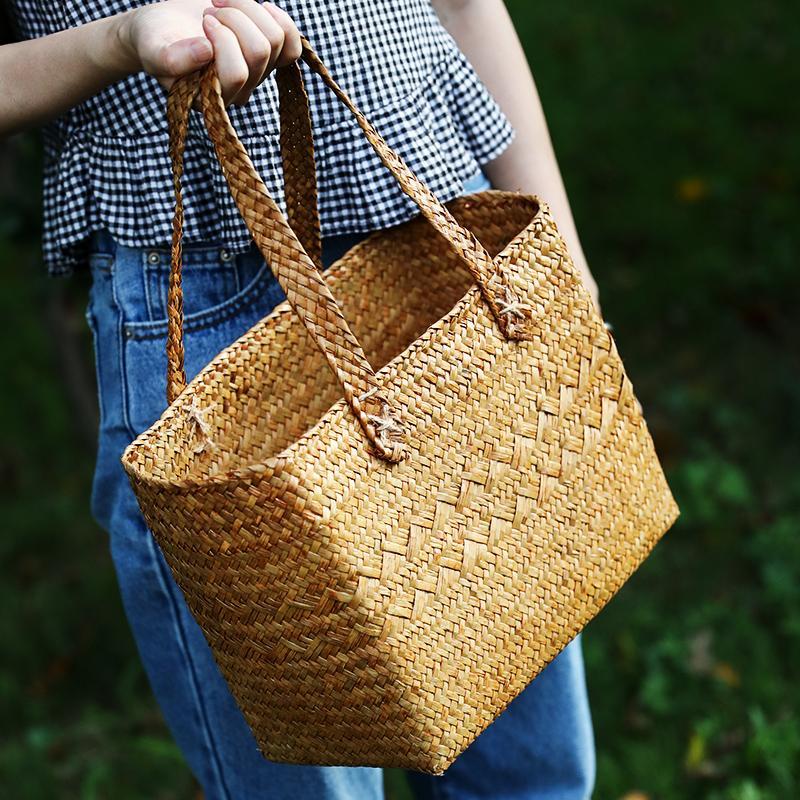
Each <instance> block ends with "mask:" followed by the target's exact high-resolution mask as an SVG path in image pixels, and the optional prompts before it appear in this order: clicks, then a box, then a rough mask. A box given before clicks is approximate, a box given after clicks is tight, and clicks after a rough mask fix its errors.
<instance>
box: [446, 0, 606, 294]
mask: <svg viewBox="0 0 800 800" xmlns="http://www.w3.org/2000/svg"><path fill="white" fill-rule="evenodd" d="M433 4H434V7H435V8H436V11H437V13H438V14H439V17H440V18H441V20H442V23H443V24H444V26H445V27H446V28H447V30H448V31H449V32H450V34H451V35H452V36H453V38H454V39H455V40H456V42H457V43H458V46H459V47H460V48H461V50H462V51H463V52H464V54H465V55H466V56H467V58H468V59H469V61H470V62H471V63H472V65H473V66H474V67H475V70H476V71H477V73H478V75H479V76H480V78H481V80H482V81H483V82H484V83H485V84H486V87H487V88H488V89H489V91H490V92H491V93H492V95H493V96H494V98H495V99H496V100H497V102H498V104H499V106H500V108H501V109H502V110H503V112H504V113H505V114H506V116H507V117H508V119H509V121H510V122H511V125H512V126H513V128H514V130H515V136H514V141H513V142H512V143H511V145H510V146H509V147H508V148H507V149H506V150H505V152H504V153H503V154H502V155H501V156H500V157H499V158H497V159H495V160H494V161H492V162H491V163H489V164H485V165H483V168H484V171H485V172H486V174H487V176H488V177H489V179H490V180H491V182H492V184H493V186H495V187H496V188H497V189H506V190H510V191H521V192H525V193H528V194H536V195H539V196H540V197H541V198H542V199H543V200H546V201H547V203H548V204H549V205H550V208H551V209H552V211H553V216H554V217H555V219H556V221H557V222H558V226H559V230H560V231H561V234H562V235H563V236H564V239H565V240H566V242H567V244H568V246H569V250H570V253H571V255H572V257H573V260H574V261H575V264H576V266H577V267H578V268H579V269H580V270H581V272H582V273H583V277H584V283H585V284H586V286H587V288H588V289H589V290H590V291H591V292H592V294H593V295H594V296H595V299H596V297H597V287H596V285H595V282H594V279H593V278H592V276H591V273H590V272H589V268H588V266H587V264H586V259H585V257H584V255H583V251H582V249H581V244H580V239H579V238H578V233H577V230H576V228H575V222H574V219H573V216H572V211H571V209H570V205H569V200H568V199H567V192H566V190H565V188H564V182H563V180H562V178H561V171H560V170H559V168H558V161H557V160H556V156H555V152H554V150H553V144H552V141H551V139H550V134H549V132H548V129H547V122H546V120H545V116H544V111H543V110H542V104H541V102H540V100H539V93H538V91H537V89H536V84H535V82H534V80H533V76H532V75H531V71H530V68H529V67H528V61H527V59H526V57H525V53H524V51H523V49H522V45H521V44H520V42H519V38H518V37H517V33H516V31H515V30H514V24H513V22H512V21H511V18H510V17H509V15H508V11H507V10H506V7H505V5H504V3H503V2H502V0H433Z"/></svg>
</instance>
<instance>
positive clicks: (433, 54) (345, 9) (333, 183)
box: [11, 0, 513, 273]
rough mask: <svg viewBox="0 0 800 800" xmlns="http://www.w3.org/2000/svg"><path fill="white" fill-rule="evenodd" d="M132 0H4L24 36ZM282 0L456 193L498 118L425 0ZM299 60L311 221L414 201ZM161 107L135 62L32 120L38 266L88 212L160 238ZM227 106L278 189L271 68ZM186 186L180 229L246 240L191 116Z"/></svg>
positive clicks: (383, 127)
mask: <svg viewBox="0 0 800 800" xmlns="http://www.w3.org/2000/svg"><path fill="white" fill-rule="evenodd" d="M141 4H142V3H141V2H137V0H97V1H96V2H86V0H11V6H12V9H13V10H14V11H15V13H16V17H17V20H18V23H19V27H20V30H21V32H22V34H23V35H24V36H26V37H36V36H42V35H44V34H48V33H52V32H54V31H57V30H59V29H62V28H66V27H71V26H76V25H80V24H82V23H85V22H88V21H90V20H92V19H96V18H99V17H103V16H108V15H110V14H114V13H117V12H120V11H125V10H127V9H129V8H132V7H134V6H136V5H141ZM281 6H282V7H283V8H284V9H285V10H286V11H287V12H288V13H289V14H290V15H291V16H292V18H293V19H294V20H295V22H296V23H297V26H298V27H299V28H300V30H301V31H302V32H303V33H304V34H305V35H306V36H307V37H308V38H309V39H310V41H311V42H312V44H313V45H314V47H315V49H316V50H317V52H318V53H319V54H320V56H321V57H322V59H323V60H324V61H325V62H326V64H327V65H328V67H329V69H330V70H331V72H332V73H333V75H334V77H335V78H336V79H337V80H338V81H339V83H340V84H341V85H342V86H343V87H344V88H345V90H346V91H347V92H348V93H349V94H350V95H351V96H352V97H353V99H354V101H355V103H356V105H358V106H360V107H361V109H362V110H363V111H364V112H365V113H366V115H367V116H368V118H369V119H370V120H371V121H372V122H373V123H374V124H375V126H376V127H377V129H378V130H379V131H380V132H381V133H382V134H383V136H384V137H385V138H386V140H387V141H388V142H389V143H390V144H391V145H392V146H393V147H394V148H395V149H396V150H397V151H398V152H399V153H400V154H401V155H402V156H403V157H404V158H405V159H406V160H407V161H408V163H409V165H410V166H411V168H412V169H413V170H414V171H415V172H416V173H417V174H418V175H419V176H420V178H422V180H423V181H425V182H426V183H427V184H428V185H429V186H430V187H431V189H432V190H433V191H434V192H435V193H436V194H437V195H438V196H439V197H440V198H441V199H443V200H448V199H450V198H452V197H455V196H457V195H458V194H459V193H460V192H461V189H462V186H463V183H464V181H465V180H467V179H469V178H471V177H474V176H475V175H476V174H477V172H478V170H479V165H481V164H484V163H486V162H488V161H491V160H492V159H493V158H495V157H496V156H498V155H499V154H500V153H501V152H502V151H503V149H504V148H505V147H506V146H507V145H508V144H509V142H510V141H511V138H512V136H513V132H512V130H511V128H510V126H509V124H508V121H507V120H506V118H505V117H504V116H503V114H502V112H501V111H500V109H499V108H498V107H497V105H496V104H495V103H494V101H493V100H492V98H491V96H490V95H489V93H488V92H487V90H486V88H485V87H484V86H483V85H482V84H481V82H480V80H479V79H478V77H477V75H476V74H475V72H474V71H473V69H472V68H471V66H470V65H469V63H468V62H467V60H466V58H465V57H464V55H463V54H462V53H461V52H460V51H459V49H458V47H457V46H456V44H455V42H454V41H453V39H452V38H451V37H450V35H449V34H448V33H447V31H446V30H445V29H444V28H443V27H442V25H441V23H440V22H439V19H438V17H437V16H436V13H435V11H434V10H433V8H432V6H431V5H430V2H429V0H341V2H334V0H283V2H282V3H281ZM306 76H307V78H308V80H307V84H308V88H309V95H310V99H311V108H312V115H313V117H314V128H315V130H314V140H315V145H316V156H317V166H318V176H319V203H320V217H321V223H322V232H323V235H325V236H327V235H331V234H341V233H356V232H361V231H367V230H373V229H376V228H380V227H385V226H388V225H392V224H395V223H398V222H401V221H403V220H406V219H408V218H410V217H411V216H413V214H414V213H415V211H416V209H415V207H414V206H413V205H412V204H411V201H410V200H409V199H408V198H407V197H406V196H405V195H404V194H402V192H401V191H400V189H399V188H398V187H397V185H396V183H395V182H394V179H393V178H392V177H391V175H390V174H389V172H388V171H387V170H386V169H385V168H384V167H383V165H382V164H381V163H380V161H379V160H378V158H377V156H376V155H375V154H374V153H373V151H372V150H371V149H370V147H369V145H368V144H367V142H366V140H365V139H364V138H363V136H362V134H361V131H360V129H359V128H358V126H357V125H356V123H355V122H354V120H352V118H350V117H349V115H348V113H347V111H346V109H344V107H343V106H341V105H340V104H339V103H338V101H337V100H336V98H335V97H333V95H331V94H330V93H329V92H328V91H327V90H326V89H325V87H324V86H323V85H322V84H321V82H320V81H318V80H317V79H316V77H315V76H309V73H308V72H306ZM164 112H165V93H164V91H163V89H162V88H161V87H160V85H159V84H158V83H157V81H156V80H155V79H153V78H151V77H150V76H148V75H144V74H139V75H134V76H131V77H129V78H127V79H125V80H122V81H120V82H118V83H117V84H115V85H113V86H111V87H110V88H108V89H106V90H105V91H104V92H102V93H101V94H99V95H97V96H96V97H94V98H92V99H91V100H88V101H87V102H85V103H83V104H81V105H80V106H78V107H76V108H75V109H73V110H72V111H71V112H69V113H68V114H66V115H65V116H64V117H62V118H61V119H59V120H58V121H57V122H55V123H53V124H51V125H50V126H49V127H48V128H47V129H46V132H45V143H46V160H45V186H44V235H43V247H44V256H45V261H46V263H47V266H48V268H49V269H50V271H51V272H53V273H64V272H69V271H71V269H72V268H73V267H74V266H75V265H76V264H79V263H80V262H81V260H82V247H83V245H84V244H85V242H86V240H87V237H88V235H89V234H90V233H91V232H92V231H93V230H97V229H100V228H106V229H108V230H109V231H110V232H111V233H112V235H113V236H114V237H115V238H116V239H117V240H118V241H120V242H121V243H123V244H126V245H131V246H142V247H147V246H153V247H157V246H161V245H164V244H165V243H168V242H169V240H170V230H171V214H172V204H173V198H172V183H171V178H170V164H169V159H168V156H167V129H166V120H165V113H164ZM193 116H196V115H193ZM231 118H232V120H233V123H234V126H235V127H236V130H237V131H238V132H239V135H240V136H241V138H242V141H243V142H244V144H245V146H246V147H247V150H248V151H249V153H250V155H251V157H252V159H253V162H254V164H255V166H256V168H257V169H258V170H259V172H260V173H261V175H262V176H263V178H264V181H265V183H266V184H267V186H268V188H269V189H270V191H271V192H272V193H273V196H274V197H275V198H276V200H278V202H279V203H282V201H283V191H282V172H281V167H280V152H279V146H278V130H277V118H278V117H277V91H276V88H275V84H274V81H273V80H272V79H268V80H267V81H265V82H264V84H263V85H262V86H261V87H260V88H259V89H258V90H257V91H256V92H255V93H254V94H253V96H252V98H251V100H250V102H249V103H248V104H247V105H246V106H245V107H241V108H234V109H231ZM184 186H185V193H186V227H185V230H186V235H187V241H208V240H210V239H211V240H214V241H217V242H219V243H220V244H221V245H223V246H225V247H226V248H228V249H229V250H231V251H232V252H238V251H242V250H245V249H247V247H248V246H249V244H250V237H249V234H248V232H247V229H246V228H245V225H244V223H243V221H242V219H241V217H240V216H239V213H238V211H237V210H236V207H235V206H234V204H233V201H232V200H231V197H230V195H229V192H228V190H227V188H226V184H225V181H224V178H223V177H222V174H221V172H220V170H219V168H218V166H217V163H216V160H215V158H214V156H213V151H212V147H211V144H210V142H209V140H208V138H207V136H206V134H205V131H204V129H203V125H202V120H200V119H199V118H196V119H194V120H193V121H192V128H191V129H190V138H189V142H188V145H187V153H186V177H185V180H184Z"/></svg>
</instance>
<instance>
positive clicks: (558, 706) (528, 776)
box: [87, 176, 594, 800]
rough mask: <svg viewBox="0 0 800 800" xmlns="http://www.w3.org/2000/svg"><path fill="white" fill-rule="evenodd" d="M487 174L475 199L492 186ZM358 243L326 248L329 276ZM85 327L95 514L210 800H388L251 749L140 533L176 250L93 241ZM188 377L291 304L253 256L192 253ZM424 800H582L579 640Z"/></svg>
mask: <svg viewBox="0 0 800 800" xmlns="http://www.w3.org/2000/svg"><path fill="white" fill-rule="evenodd" d="M487 186H488V184H486V182H485V178H483V176H478V178H476V180H475V181H473V182H472V184H471V185H470V186H469V187H468V190H472V191H476V190H478V189H482V188H487ZM359 238H361V237H358V236H349V237H335V238H331V239H328V240H326V242H325V256H324V260H325V262H326V264H329V263H331V261H333V260H335V259H336V258H338V257H339V256H340V255H341V254H343V253H344V252H345V251H346V250H347V249H348V248H349V247H350V246H352V245H353V244H355V243H356V241H358V239H359ZM90 265H91V270H92V274H93V283H92V289H91V295H90V302H89V307H88V310H87V319H88V320H89V324H90V326H91V328H92V332H93V334H94V345H95V353H96V363H97V384H98V392H99V398H100V411H101V423H100V440H99V449H98V455H97V467H96V471H95V479H94V487H93V492H92V511H93V513H94V515H95V517H96V519H97V520H98V521H99V523H100V524H101V525H102V526H103V527H104V528H105V529H106V530H107V531H108V533H109V536H110V544H111V556H112V559H113V561H114V566H115V568H116V572H117V576H118V580H119V586H120V591H121V594H122V600H123V603H124V606H125V611H126V613H127V616H128V620H129V622H130V625H131V628H132V630H133V634H134V637H135V639H136V643H137V646H138V648H139V653H140V656H141V659H142V662H143V664H144V667H145V670H146V672H147V675H148V677H149V679H150V683H151V685H152V688H153V691H154V693H155V696H156V698H157V700H158V703H159V705H160V706H161V710H162V711H163V713H164V717H165V718H166V721H167V724H168V725H169V727H170V729H171V731H172V733H173V735H174V737H175V740H176V741H177V743H178V745H179V746H180V748H181V750H182V751H183V754H184V756H185V757H186V760H187V762H188V763H189V766H190V768H191V769H192V771H193V772H194V774H195V775H196V776H197V779H198V780H199V782H200V783H201V784H202V786H203V789H204V791H205V796H206V800H284V798H285V799H286V800H306V798H308V799H309V800H312V799H313V800H345V798H347V800H379V798H382V797H383V788H382V775H381V771H380V770H379V769H370V768H349V767H309V766H294V765H287V764H275V763H271V762H269V761H267V760H266V759H264V758H263V757H262V756H261V755H260V753H259V752H258V749H257V748H256V743H255V740H254V739H253V736H252V734H251V733H250V731H249V729H248V727H247V725H246V723H245V721H244V718H243V717H242V715H241V712H240V711H239V709H238V708H237V706H236V703H235V702H234V700H233V698H232V696H231V694H230V692H229V691H228V688H227V686H226V684H225V682H224V680H223V679H222V677H221V675H220V673H219V670H218V669H217V666H216V664H215V663H214V659H213V658H212V655H211V652H210V650H209V648H208V645H207V644H206V641H205V639H204V638H203V634H202V633H201V632H200V629H199V627H198V626H197V624H196V623H195V621H194V619H193V618H192V616H191V614H190V613H189V611H188V609H187V607H186V604H185V602H184V599H183V596H182V595H181V592H180V590H179V589H178V587H177V586H176V584H175V582H174V581H173V579H172V576H171V574H170V571H169V569H168V568H167V565H166V563H165V562H164V559H163V557H162V555H161V553H160V551H159V549H158V547H157V546H156V544H155V542H154V540H153V538H152V536H151V535H150V533H149V532H148V530H147V527H146V526H145V523H144V520H143V519H142V516H141V514H140V512H139V508H138V506H137V504H136V499H135V497H134V495H133V492H132V490H131V487H130V485H129V483H128V480H127V477H126V476H125V474H124V473H123V470H122V466H121V464H120V456H121V454H122V451H123V449H124V448H125V447H126V446H127V445H128V443H129V442H130V441H131V440H132V439H133V438H134V437H135V436H137V435H138V434H139V433H141V432H142V431H143V430H145V429H146V428H148V427H149V426H150V425H151V424H152V423H153V422H154V421H155V420H156V419H157V418H158V417H159V415H160V414H161V412H162V411H163V410H164V408H165V406H166V401H165V375H166V356H165V351H164V344H165V334H166V327H167V323H166V295H167V282H168V275H169V247H168V245H167V244H166V243H165V246H164V247H163V248H152V249H142V248H135V247H125V246H122V245H120V244H118V243H116V242H115V241H114V240H113V239H112V237H111V236H110V235H108V234H107V233H105V232H101V233H98V234H95V235H94V237H93V239H92V247H91V253H90ZM183 284H184V296H185V309H184V310H185V330H186V371H187V376H188V377H189V378H191V377H193V376H194V375H195V374H196V373H197V372H198V371H199V370H200V369H201V368H202V367H203V366H204V365H205V364H206V363H207V362H208V361H210V360H211V359H212V358H213V357H214V356H215V355H216V354H217V353H218V352H219V351H220V350H221V349H222V348H224V347H226V346H227V345H228V344H230V343H231V342H232V341H234V340H235V339H236V338H238V337H239V336H240V335H241V334H242V333H244V331H246V330H247V329H248V328H250V327H251V326H252V325H254V324H255V323H256V322H257V321H258V320H259V319H261V318H262V317H263V316H265V315H266V314H267V313H268V312H269V311H270V310H271V309H272V308H273V307H274V306H275V305H276V304H277V303H278V302H280V301H281V300H282V299H283V293H282V291H281V289H280V287H279V286H278V284H277V282H276V281H275V279H274V278H273V276H272V273H271V272H270V269H269V267H268V266H267V265H266V264H265V263H264V261H263V259H262V258H261V257H260V256H259V254H258V253H257V252H256V251H255V250H252V251H250V252H248V253H245V254H243V255H233V254H231V253H228V252H227V251H226V250H225V249H223V248H221V247H220V246H219V245H217V244H215V243H213V242H209V243H207V244H202V245H191V246H187V247H186V248H185V251H184V270H183ZM410 779H411V782H412V785H413V787H414V791H415V794H416V795H417V796H418V797H421V798H455V799H457V800H472V799H473V798H481V799H482V800H483V799H484V798H492V800H506V799H507V800H512V799H513V800H517V798H519V799H521V798H530V800H534V798H535V799H536V800H545V798H547V799H548V800H584V799H585V798H587V797H589V796H590V794H591V788H592V784H593V780H594V747H593V739H592V728H591V721H590V716H589V706H588V702H587V696H586V687H585V681H584V672H583V662H582V657H581V651H580V641H579V640H576V641H574V642H572V644H570V645H569V646H568V647H567V648H566V650H564V652H563V653H561V655H559V656H558V658H556V659H555V661H553V662H552V663H551V664H550V665H549V666H548V667H547V669H545V671H544V672H543V673H542V674H541V675H540V676H539V677H538V678H536V680H534V681H533V682H532V683H531V684H530V685H529V686H528V688H527V689H526V690H525V691H524V692H523V693H522V694H521V695H520V696H519V697H518V698H517V699H516V700H514V702H512V703H511V705H510V706H509V707H508V708H507V709H506V711H505V712H503V714H501V715H500V717H499V718H498V719H497V720H496V721H495V722H494V723H493V724H492V725H491V726H490V727H489V728H488V729H487V730H486V731H485V732H484V733H482V734H481V735H480V736H479V737H478V739H477V740H476V741H475V742H474V743H473V744H472V745H471V746H470V747H469V748H468V749H467V750H466V752H465V753H464V754H463V755H461V757H460V758H459V759H458V760H457V761H456V762H455V763H454V765H453V766H452V767H451V768H450V769H449V770H448V771H447V772H446V773H445V775H444V776H442V777H439V778H433V777H430V776H425V775H418V774H415V775H410Z"/></svg>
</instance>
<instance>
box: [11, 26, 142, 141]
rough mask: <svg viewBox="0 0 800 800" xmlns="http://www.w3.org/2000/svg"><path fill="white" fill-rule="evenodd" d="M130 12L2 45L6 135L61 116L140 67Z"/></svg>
mask: <svg viewBox="0 0 800 800" xmlns="http://www.w3.org/2000/svg"><path fill="white" fill-rule="evenodd" d="M125 17H126V15H125V14H118V15H116V16H113V17H108V18H106V19H101V20H97V21H96V22H91V23H88V24H87V25H82V26H80V27H78V28H70V29H68V30H65V31H60V32H59V33H54V34H52V35H51V36H44V37H42V38H40V39H32V40H29V41H24V42H18V43H15V44H9V45H4V46H3V47H0V136H5V135H8V134H10V133H14V132H15V131H18V130H21V129H23V128H27V127H30V126H32V125H36V124H39V123H41V122H44V121H46V120H48V119H52V118H53V117H56V116H58V115H59V114H61V113H63V112H64V111H66V110H67V109H69V108H71V107H72V106H74V105H76V104H77V103H80V102H82V101H83V100H86V99H87V98H89V97H91V96H92V95H93V94H96V93H97V92H99V91H102V90H103V89H104V88H105V87H106V86H108V85H110V84H111V83H113V82H114V81H117V80H119V79H120V78H123V77H124V76H125V75H127V74H129V73H131V72H133V71H134V70H135V69H136V65H135V63H132V62H131V57H130V54H129V52H128V51H127V50H126V49H125V48H124V47H121V46H120V42H119V36H120V33H121V27H122V25H123V24H124V21H125Z"/></svg>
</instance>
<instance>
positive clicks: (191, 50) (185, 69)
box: [158, 36, 214, 78]
mask: <svg viewBox="0 0 800 800" xmlns="http://www.w3.org/2000/svg"><path fill="white" fill-rule="evenodd" d="M213 57H214V48H213V47H212V45H211V42H209V41H208V39H206V38H205V37H204V36H195V37H194V38H192V39H181V40H180V41H177V42H173V43H172V44H170V45H167V46H166V47H164V49H163V50H162V51H161V54H160V58H159V59H158V60H159V62H160V65H159V66H160V69H159V72H160V73H161V77H170V78H179V77H180V76H181V75H188V74H189V73H190V72H194V71H195V70H197V69H200V67H202V66H203V65H204V64H207V63H208V62H209V61H211V59H212V58H213Z"/></svg>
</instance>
